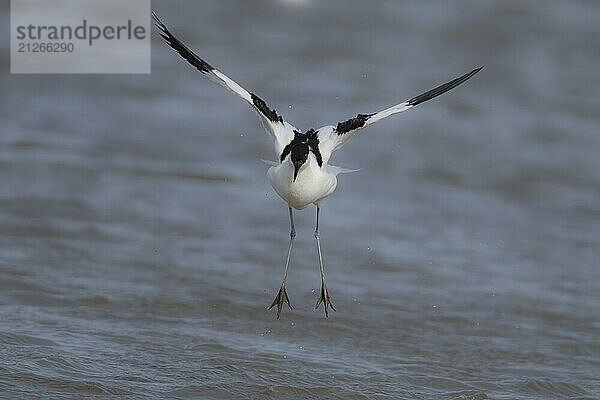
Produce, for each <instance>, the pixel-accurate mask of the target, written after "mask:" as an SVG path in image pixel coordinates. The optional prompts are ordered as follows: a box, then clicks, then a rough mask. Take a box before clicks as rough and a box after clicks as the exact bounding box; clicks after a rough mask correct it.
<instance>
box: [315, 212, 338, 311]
mask: <svg viewBox="0 0 600 400" xmlns="http://www.w3.org/2000/svg"><path fill="white" fill-rule="evenodd" d="M319 212H320V208H319V206H317V225H316V227H315V239H316V240H317V252H318V253H319V266H320V267H321V294H320V296H319V299H318V300H317V305H316V306H315V309H317V308H319V305H321V303H323V307H324V308H325V316H326V317H329V312H328V311H327V307H331V309H332V310H333V311H335V308H334V307H333V304H331V299H330V298H329V291H328V290H327V285H326V284H325V269H324V268H323V256H322V255H321V240H320V238H321V236H320V234H319Z"/></svg>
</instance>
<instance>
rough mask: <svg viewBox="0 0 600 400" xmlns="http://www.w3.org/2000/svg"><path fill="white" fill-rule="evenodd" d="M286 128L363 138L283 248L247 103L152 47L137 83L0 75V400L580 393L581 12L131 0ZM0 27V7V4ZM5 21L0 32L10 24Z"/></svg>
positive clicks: (597, 117)
mask: <svg viewBox="0 0 600 400" xmlns="http://www.w3.org/2000/svg"><path fill="white" fill-rule="evenodd" d="M153 9H154V10H155V11H156V12H157V13H158V15H159V16H160V17H161V18H162V19H163V20H164V22H165V23H166V24H167V26H168V27H169V28H170V29H171V30H172V31H173V32H174V33H175V34H176V35H177V36H178V37H180V38H181V39H182V40H183V41H184V42H185V43H187V44H188V45H189V47H191V48H193V49H195V50H196V51H197V52H198V53H199V54H200V55H201V56H202V57H204V58H205V59H206V60H207V61H208V62H210V63H211V64H213V65H214V66H216V67H218V68H219V69H221V71H223V72H224V73H225V74H227V75H229V76H230V77H232V78H233V79H234V80H236V81H238V82H239V83H240V84H241V85H242V86H244V87H246V88H247V89H249V90H251V91H254V92H255V93H257V94H258V95H259V96H261V97H263V98H264V99H265V100H266V101H267V103H268V104H269V105H270V106H271V107H275V108H276V110H277V111H278V112H279V113H280V114H282V115H283V116H284V117H285V118H286V119H287V120H288V121H290V122H291V123H292V124H294V125H295V126H297V127H298V128H300V129H302V130H306V129H308V128H311V127H312V128H318V127H320V126H322V125H325V124H335V123H337V122H339V121H343V120H346V119H347V118H350V117H354V116H355V115H356V114H357V113H359V112H360V113H368V112H374V111H378V110H380V109H383V108H386V107H388V106H390V105H392V104H396V103H398V102H400V101H402V100H405V99H407V98H410V97H412V96H414V95H416V94H419V93H421V92H423V91H425V90H428V89H430V88H432V87H434V86H436V85H438V84H440V83H443V82H446V81H448V80H450V79H452V78H454V77H456V76H459V75H461V74H463V73H465V72H467V71H469V70H471V69H473V68H475V67H478V66H480V65H484V64H485V65H486V68H485V69H484V70H483V71H481V72H480V73H479V74H478V75H477V76H476V77H474V78H473V79H471V80H469V81H468V82H467V83H466V84H464V85H462V86H460V87H458V88H456V89H454V90H453V91H451V92H449V93H447V94H445V95H444V96H442V97H439V98H437V99H435V100H433V101H431V102H428V103H425V104H423V105H421V106H419V107H417V108H415V109H414V110H411V111H410V112H407V113H403V114H400V115H397V116H395V117H392V118H388V119H386V120H384V121H382V122H380V123H378V124H376V125H373V126H371V127H369V128H368V129H366V130H363V131H361V133H360V134H359V135H357V136H356V137H355V138H354V139H352V141H351V142H350V143H348V144H347V145H346V146H345V147H344V149H343V151H340V152H337V153H335V154H334V156H333V158H332V160H331V163H333V164H335V165H340V166H342V167H346V168H360V169H361V170H360V172H356V173H353V174H349V175H343V176H340V178H339V186H338V189H337V191H336V193H334V194H333V195H332V196H331V197H330V198H328V199H327V200H326V201H325V202H324V203H323V204H322V221H321V238H322V244H323V250H324V259H325V268H326V274H327V277H328V286H329V289H330V292H331V296H332V301H333V304H334V305H335V307H336V308H337V313H333V314H332V315H330V318H329V319H325V317H324V315H323V311H322V309H319V310H314V303H315V301H316V298H317V294H318V293H317V292H316V291H318V290H319V285H320V280H319V272H318V260H317V255H316V249H315V244H314V239H313V236H312V231H313V229H314V209H313V208H312V207H311V208H307V209H306V210H304V211H302V212H297V213H296V227H297V230H298V238H297V240H296V245H295V248H294V253H293V254H292V263H291V267H290V272H289V276H288V293H289V295H290V298H291V301H292V305H293V306H294V310H293V311H290V310H289V309H285V310H284V311H283V315H282V318H281V319H280V320H275V313H274V312H273V310H271V311H267V310H266V308H267V306H268V305H269V304H270V303H271V301H272V299H273V297H274V296H275V295H276V293H277V289H278V287H279V283H280V279H281V275H282V272H283V265H284V261H285V259H284V258H285V254H286V250H287V242H288V237H289V236H288V235H289V222H288V217H287V206H286V204H285V203H284V202H283V201H282V200H281V199H279V198H278V197H277V196H276V195H275V194H274V192H273V191H272V189H271V188H270V186H269V184H268V182H267V180H266V177H265V173H266V169H267V168H268V167H267V166H266V165H264V164H263V163H261V162H260V159H261V158H263V159H274V158H275V157H276V156H274V155H273V153H272V151H273V150H272V146H271V143H270V140H269V138H268V136H267V135H266V134H265V133H264V132H263V130H262V127H261V126H260V122H259V120H258V118H257V117H256V115H254V113H253V112H252V111H251V110H250V109H249V107H248V106H247V105H246V104H244V103H243V102H241V101H240V100H239V99H238V98H236V97H235V96H233V95H231V94H230V93H227V92H226V91H225V90H223V89H222V88H221V87H218V86H216V85H214V84H213V83H211V82H210V81H208V80H207V79H206V78H205V77H203V76H202V75H201V74H200V73H198V72H197V71H195V70H194V69H193V68H191V67H190V66H189V65H187V63H186V62H185V61H184V60H182V59H181V58H180V57H179V56H178V55H177V54H175V53H174V52H173V51H172V50H171V49H170V48H168V47H167V46H166V45H165V43H163V42H162V41H161V40H160V38H159V37H158V35H157V34H156V32H153V46H152V51H153V54H152V74H150V75H70V76H69V75H10V74H9V73H8V71H9V38H8V37H7V36H5V37H4V38H3V39H2V40H0V50H1V51H0V63H1V64H2V65H3V68H2V72H0V88H1V90H0V126H1V128H0V394H1V395H0V397H5V398H24V397H27V398H78V399H83V398H102V397H104V396H109V395H112V394H118V395H125V396H126V397H127V398H137V397H144V398H148V397H154V398H165V397H166V398H202V399H232V398H262V399H267V398H273V399H299V398H305V399H309V398H310V399H313V398H327V399H331V398H339V399H392V398H393V399H402V398H410V399H431V398H440V399H516V398H518V399H549V398H568V399H597V398H598V397H599V396H600V381H599V380H598V376H600V342H599V340H598V339H599V334H600V317H599V315H600V312H599V311H600V273H599V269H598V266H599V260H600V174H599V173H598V171H600V157H599V154H600V132H599V126H600V124H599V122H600V109H599V105H600V74H599V73H598V71H600V24H598V21H600V3H598V2H586V1H569V2H564V1H541V0H539V1H528V2H522V1H501V0H494V1H492V0H490V1H485V2H471V1H453V2H446V1H429V2H403V1H376V2H366V1H358V0H357V1H346V0H344V1H342V0H336V1H327V2H320V1H316V0H313V1H310V0H287V1H275V0H271V1H268V0H260V1H259V0H255V1H248V0H230V1H226V2H225V1H222V2H217V1H210V2H209V1H194V2H193V1H169V2H167V1H158V0H155V1H153ZM0 12H1V18H2V20H3V21H4V23H5V24H8V22H9V7H8V2H4V3H2V5H0ZM6 26H7V25H6Z"/></svg>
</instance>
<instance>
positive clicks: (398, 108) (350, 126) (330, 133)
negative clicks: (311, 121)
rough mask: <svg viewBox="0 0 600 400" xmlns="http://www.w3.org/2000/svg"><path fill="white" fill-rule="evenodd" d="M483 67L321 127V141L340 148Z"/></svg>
mask: <svg viewBox="0 0 600 400" xmlns="http://www.w3.org/2000/svg"><path fill="white" fill-rule="evenodd" d="M482 68H483V67H479V68H476V69H474V70H473V71H471V72H469V73H466V74H464V75H463V76H459V77H458V78H456V79H453V80H451V81H450V82H447V83H444V84H443V85H440V86H438V87H436V88H434V89H431V90H429V91H427V92H425V93H422V94H420V95H418V96H415V97H413V98H411V99H410V100H406V101H404V102H402V103H400V104H396V105H395V106H392V107H389V108H386V109H385V110H382V111H379V112H376V113H373V114H358V115H357V116H356V117H354V118H350V119H349V120H347V121H343V122H340V123H338V124H337V126H329V127H323V128H321V129H319V133H321V132H323V136H327V137H322V138H321V137H320V138H319V139H324V140H321V142H323V141H325V142H326V143H327V145H329V146H328V147H329V149H325V150H329V151H330V152H331V151H333V150H335V149H338V148H339V147H341V146H342V145H343V144H344V143H345V142H346V141H348V139H350V137H352V135H353V134H354V133H355V132H356V131H357V130H358V129H361V128H364V127H365V126H368V125H371V124H373V123H375V122H377V121H379V120H381V119H383V118H386V117H389V116H390V115H393V114H397V113H399V112H402V111H406V110H409V109H411V108H413V107H414V106H416V105H418V104H421V103H423V102H425V101H427V100H431V99H433V98H434V97H437V96H439V95H441V94H443V93H446V92H447V91H449V90H451V89H454V88H455V87H457V86H458V85H460V84H461V83H463V82H465V81H466V80H467V79H469V78H471V77H472V76H473V75H475V74H476V73H478V72H479V71H481V69H482ZM327 128H329V129H327ZM323 150H324V149H322V151H323ZM327 158H329V157H327Z"/></svg>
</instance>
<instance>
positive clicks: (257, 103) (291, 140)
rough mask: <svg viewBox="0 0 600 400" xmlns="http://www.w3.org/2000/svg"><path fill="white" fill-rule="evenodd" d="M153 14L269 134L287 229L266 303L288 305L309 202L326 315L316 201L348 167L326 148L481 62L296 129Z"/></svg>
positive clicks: (166, 34)
mask: <svg viewBox="0 0 600 400" xmlns="http://www.w3.org/2000/svg"><path fill="white" fill-rule="evenodd" d="M153 17H154V21H155V23H156V26H157V28H158V29H159V33H160V36H162V37H163V39H165V40H166V42H167V43H168V44H169V46H171V47H172V48H173V49H174V50H175V51H177V52H178V53H179V54H180V55H181V56H182V57H183V58H184V59H185V60H186V61H187V62H189V63H190V64H192V65H193V66H194V67H196V69H197V70H198V71H200V72H201V73H203V74H204V75H206V76H207V77H208V78H209V79H210V80H212V81H213V82H216V83H218V84H219V85H221V86H223V87H225V88H226V89H229V90H231V91H232V92H234V93H235V94H237V95H238V96H239V97H241V98H242V99H243V100H245V101H246V102H247V103H248V104H249V105H250V106H251V107H252V108H254V110H255V111H256V112H257V113H258V116H259V117H260V119H261V121H262V123H263V126H264V128H265V130H266V131H267V132H268V133H269V135H271V138H272V139H273V143H274V145H275V154H276V157H277V161H276V162H271V163H270V164H272V165H271V167H270V168H269V170H268V172H267V177H268V178H269V182H270V183H271V186H273V189H275V191H276V192H277V194H278V195H279V196H281V198H282V199H283V200H285V201H286V202H287V204H288V208H289V214H290V227H291V229H290V243H289V247H288V252H287V259H286V262H285V269H284V271H283V279H282V282H281V287H280V289H279V292H278V294H277V296H276V297H275V300H273V303H272V304H271V306H270V307H269V309H271V308H272V307H273V306H275V305H277V318H279V315H280V313H281V308H282V307H283V304H284V303H287V305H288V306H289V307H290V309H291V308H292V307H291V305H290V299H289V297H288V294H287V291H286V278H287V271H288V266H289V264H290V256H291V254H292V245H293V243H294V238H295V237H296V230H295V228H294V214H293V209H297V210H302V209H304V208H305V207H306V206H308V205H310V204H314V205H315V206H316V209H317V221H316V225H315V233H314V235H315V239H316V242H317V253H318V256H319V267H320V270H321V292H320V294H319V298H318V300H317V304H316V306H315V308H318V307H319V305H320V304H321V303H322V304H323V307H324V309H325V316H329V313H328V308H329V307H331V309H333V310H334V311H335V308H334V307H333V305H332V304H331V298H330V296H329V290H328V289H327V285H326V284H325V270H324V268H323V257H322V255H321V243H320V239H319V212H320V208H319V206H320V203H321V201H322V200H323V199H325V198H326V197H327V196H329V195H330V194H332V193H333V192H334V190H335V188H336V186H337V175H338V174H339V173H341V172H348V170H344V169H343V168H339V167H334V166H332V165H329V164H328V162H329V158H330V157H331V153H333V151H335V150H337V149H339V148H341V147H342V146H343V145H344V144H345V143H346V142H347V141H348V140H349V139H350V138H351V137H352V136H353V135H354V134H355V133H356V132H357V131H358V130H359V129H361V128H364V127H366V126H368V125H371V124H373V123H375V122H377V121H379V120H381V119H383V118H386V117H389V116H390V115H393V114H397V113H399V112H402V111H406V110H409V109H411V108H413V107H414V106H416V105H418V104H421V103H423V102H425V101H427V100H431V99H433V98H434V97H437V96H439V95H441V94H443V93H445V92H447V91H449V90H451V89H453V88H455V87H456V86H458V85H460V84H461V83H463V82H465V81H466V80H467V79H469V78H471V77H472V76H473V75H475V74H476V73H477V72H479V71H480V70H481V69H482V68H483V67H480V68H476V69H474V70H472V71H471V72H469V73H467V74H464V75H463V76H460V77H458V78H456V79H453V80H451V81H450V82H447V83H445V84H443V85H440V86H438V87H436V88H434V89H431V90H429V91H427V92H425V93H423V94H420V95H418V96H415V97H413V98H411V99H409V100H406V101H404V102H402V103H400V104H396V105H395V106H392V107H389V108H386V109H385V110H383V111H379V112H376V113H370V114H358V115H357V116H356V117H354V118H350V119H348V120H347V121H343V122H340V123H338V124H337V125H327V126H324V127H322V128H319V129H309V130H307V131H305V132H302V131H300V130H298V129H296V128H295V127H294V126H293V125H291V124H290V123H289V122H287V121H285V120H284V119H283V117H282V116H281V115H279V114H278V113H277V112H276V111H275V110H274V109H271V108H269V106H267V104H266V103H265V101H264V100H262V99H261V98H260V97H258V96H257V95H256V94H254V93H251V92H248V91H247V90H246V89H244V88H243V87H241V86H240V85H238V84H237V83H236V82H234V81H233V80H231V79H229V78H228V77H227V76H225V75H224V74H223V73H222V72H221V71H219V70H217V69H216V68H214V67H213V66H211V65H210V64H208V63H207V62H206V61H204V60H203V59H201V58H200V57H198V55H196V53H194V52H193V51H192V50H190V49H189V48H188V47H187V46H186V45H185V44H183V43H182V42H181V41H180V40H179V39H177V38H176V37H175V36H174V35H173V34H172V33H171V31H169V29H168V28H167V27H166V26H165V24H163V23H162V21H160V19H158V17H157V16H156V14H154V13H153Z"/></svg>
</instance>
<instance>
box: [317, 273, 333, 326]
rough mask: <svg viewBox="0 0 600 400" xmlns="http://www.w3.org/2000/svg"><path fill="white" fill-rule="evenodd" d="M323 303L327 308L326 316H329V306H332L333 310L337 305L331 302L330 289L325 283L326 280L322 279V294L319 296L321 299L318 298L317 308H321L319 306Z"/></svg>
mask: <svg viewBox="0 0 600 400" xmlns="http://www.w3.org/2000/svg"><path fill="white" fill-rule="evenodd" d="M321 303H323V307H324V308H325V317H327V318H329V311H328V310H327V308H328V307H331V309H332V310H333V311H335V307H333V304H331V299H330V298H329V291H328V290H327V285H325V281H321V295H320V296H319V300H317V305H316V306H315V310H316V309H317V308H319V306H320V305H321Z"/></svg>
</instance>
